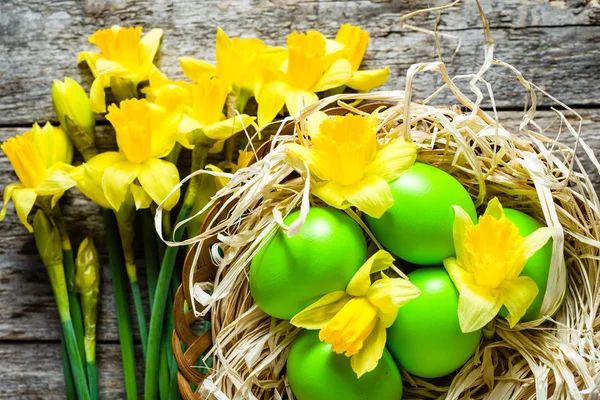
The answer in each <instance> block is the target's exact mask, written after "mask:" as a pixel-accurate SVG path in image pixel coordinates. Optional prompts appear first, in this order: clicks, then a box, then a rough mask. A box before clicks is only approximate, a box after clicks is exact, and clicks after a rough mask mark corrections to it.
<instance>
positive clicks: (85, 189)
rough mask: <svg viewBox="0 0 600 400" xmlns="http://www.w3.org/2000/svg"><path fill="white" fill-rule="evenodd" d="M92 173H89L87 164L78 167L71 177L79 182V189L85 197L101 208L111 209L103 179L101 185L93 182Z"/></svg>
mask: <svg viewBox="0 0 600 400" xmlns="http://www.w3.org/2000/svg"><path fill="white" fill-rule="evenodd" d="M92 173H93V172H90V171H89V167H88V166H87V165H86V164H82V165H80V166H78V167H76V168H75V169H74V170H73V171H72V172H71V173H70V175H71V177H72V178H73V179H74V180H75V182H77V189H79V191H80V192H81V193H83V195H84V196H85V197H87V198H88V199H90V200H92V201H93V202H94V203H96V204H98V205H99V206H100V207H103V208H111V205H110V203H109V202H108V200H107V199H106V196H105V195H104V191H103V190H102V178H100V181H99V183H97V182H95V181H94V180H93V178H92V176H91V174H92Z"/></svg>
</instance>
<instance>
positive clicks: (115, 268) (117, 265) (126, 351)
mask: <svg viewBox="0 0 600 400" xmlns="http://www.w3.org/2000/svg"><path fill="white" fill-rule="evenodd" d="M102 211H103V217H104V229H105V230H106V240H107V242H108V257H109V264H110V272H111V278H112V283H113V295H114V297H115V306H116V311H117V325H118V328H119V342H120V344H121V360H122V362H123V374H124V376H125V392H126V395H127V399H128V400H137V398H138V395H137V385H136V381H135V352H134V350H133V337H132V335H131V321H130V319H129V304H128V301H127V291H126V288H125V284H124V281H125V276H124V273H123V270H124V269H125V265H124V263H123V254H122V249H121V242H120V239H119V229H118V226H117V220H116V217H115V215H114V213H113V212H112V211H111V210H108V209H104V210H102Z"/></svg>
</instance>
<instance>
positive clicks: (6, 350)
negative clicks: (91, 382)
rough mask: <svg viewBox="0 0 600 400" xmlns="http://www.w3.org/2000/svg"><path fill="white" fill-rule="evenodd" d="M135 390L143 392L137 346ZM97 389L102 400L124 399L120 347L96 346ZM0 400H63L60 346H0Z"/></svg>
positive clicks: (139, 351)
mask: <svg viewBox="0 0 600 400" xmlns="http://www.w3.org/2000/svg"><path fill="white" fill-rule="evenodd" d="M136 352H137V358H138V360H137V364H136V366H137V367H138V371H137V372H138V373H137V381H138V390H139V391H141V388H143V377H142V368H141V367H142V365H143V364H142V361H143V360H142V357H141V347H139V346H138V348H137V349H136ZM97 363H98V387H99V390H100V393H101V396H100V397H101V398H102V399H124V398H125V389H124V383H123V369H122V366H121V354H120V350H119V346H118V345H117V344H114V343H110V344H99V345H98V360H97ZM0 376H1V377H2V384H1V385H0V399H46V400H54V399H57V400H58V399H64V398H65V385H64V380H63V372H62V353H61V348H60V343H58V342H56V343H26V344H19V345H18V346H16V345H14V344H10V343H0Z"/></svg>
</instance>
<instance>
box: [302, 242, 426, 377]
mask: <svg viewBox="0 0 600 400" xmlns="http://www.w3.org/2000/svg"><path fill="white" fill-rule="evenodd" d="M393 262H394V258H393V257H392V256H391V255H390V254H389V253H388V252H386V251H383V250H380V251H378V252H377V253H375V254H374V255H373V256H372V257H371V258H369V259H368V260H367V261H366V262H365V263H364V265H363V266H362V267H361V268H360V269H359V270H358V271H357V272H356V274H355V275H354V277H353V278H352V280H351V281H350V283H349V284H348V286H347V287H346V291H339V292H332V293H329V294H327V295H325V296H323V297H322V298H321V299H320V300H318V301H317V302H316V303H314V304H312V305H310V306H308V307H307V308H306V309H304V310H303V311H301V312H300V313H298V314H297V315H296V316H294V318H292V320H291V323H292V324H293V325H295V326H298V327H302V328H306V329H314V330H316V329H320V332H319V339H321V341H324V342H326V343H329V344H331V349H332V350H333V351H335V352H336V353H339V354H342V353H343V354H345V355H346V356H347V357H352V359H351V361H350V364H351V366H352V369H353V370H354V372H356V375H357V376H358V377H360V376H362V375H363V374H365V373H367V372H369V371H372V370H373V369H375V367H376V366H377V363H378V362H379V359H380V358H381V356H382V355H383V350H384V348H385V341H386V329H387V328H389V327H390V326H391V325H392V324H393V323H394V321H395V320H396V317H397V315H398V310H399V309H400V307H402V306H403V305H404V304H406V303H408V302H409V301H410V300H412V299H414V298H415V297H418V296H419V294H420V291H419V289H418V288H417V287H416V286H415V285H413V284H412V283H410V282H409V281H408V280H406V279H402V278H389V277H387V276H386V275H385V274H384V273H383V272H381V278H380V279H378V280H376V281H375V282H373V283H371V277H370V275H371V274H373V273H375V272H380V271H383V270H385V269H388V268H389V267H390V266H391V265H392V263H393Z"/></svg>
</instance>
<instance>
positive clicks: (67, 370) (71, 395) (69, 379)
mask: <svg viewBox="0 0 600 400" xmlns="http://www.w3.org/2000/svg"><path fill="white" fill-rule="evenodd" d="M60 349H61V352H62V355H63V374H64V376H65V392H66V394H67V400H77V394H76V393H75V384H74V383H73V373H72V372H71V364H70V363H69V353H68V352H67V343H66V342H65V335H63V334H62V332H61V334H60Z"/></svg>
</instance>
